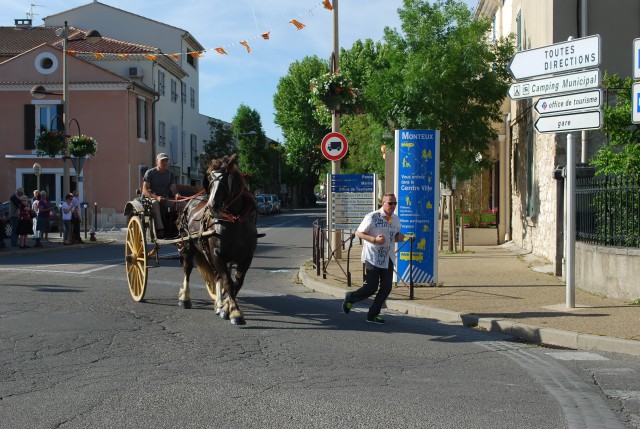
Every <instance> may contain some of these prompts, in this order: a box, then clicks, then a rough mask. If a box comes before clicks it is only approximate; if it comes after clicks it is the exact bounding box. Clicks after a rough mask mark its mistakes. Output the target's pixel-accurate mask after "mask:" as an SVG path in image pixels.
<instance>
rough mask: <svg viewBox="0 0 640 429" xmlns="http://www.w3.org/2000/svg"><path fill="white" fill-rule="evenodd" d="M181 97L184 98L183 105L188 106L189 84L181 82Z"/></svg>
mask: <svg viewBox="0 0 640 429" xmlns="http://www.w3.org/2000/svg"><path fill="white" fill-rule="evenodd" d="M180 96H181V97H182V104H187V84H186V83H184V82H180Z"/></svg>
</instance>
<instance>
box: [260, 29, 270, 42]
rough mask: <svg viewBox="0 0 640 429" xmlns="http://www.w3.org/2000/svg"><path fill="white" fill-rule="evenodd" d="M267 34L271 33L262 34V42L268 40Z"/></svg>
mask: <svg viewBox="0 0 640 429" xmlns="http://www.w3.org/2000/svg"><path fill="white" fill-rule="evenodd" d="M269 33H271V31H267V32H266V33H262V38H263V39H264V40H269Z"/></svg>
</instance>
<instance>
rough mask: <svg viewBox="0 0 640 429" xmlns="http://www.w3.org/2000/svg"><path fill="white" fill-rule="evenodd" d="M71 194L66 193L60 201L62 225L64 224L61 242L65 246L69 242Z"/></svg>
mask: <svg viewBox="0 0 640 429" xmlns="http://www.w3.org/2000/svg"><path fill="white" fill-rule="evenodd" d="M72 200H73V194H67V195H66V196H65V197H64V203H62V207H61V209H62V210H61V211H62V213H61V214H62V225H63V226H64V235H63V243H64V245H65V246H68V245H70V244H71V228H72V227H71V218H72V216H73V203H72V202H71V201H72Z"/></svg>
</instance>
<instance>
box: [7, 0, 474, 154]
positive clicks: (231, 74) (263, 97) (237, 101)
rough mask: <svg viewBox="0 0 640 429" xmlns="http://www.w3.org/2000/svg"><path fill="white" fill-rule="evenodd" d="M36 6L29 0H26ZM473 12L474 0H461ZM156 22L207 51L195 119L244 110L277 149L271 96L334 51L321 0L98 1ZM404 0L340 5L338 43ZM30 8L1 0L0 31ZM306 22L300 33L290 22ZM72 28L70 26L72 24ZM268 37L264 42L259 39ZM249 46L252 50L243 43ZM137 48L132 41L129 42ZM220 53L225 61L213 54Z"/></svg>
mask: <svg viewBox="0 0 640 429" xmlns="http://www.w3.org/2000/svg"><path fill="white" fill-rule="evenodd" d="M31 1H33V0H31ZM464 2H465V3H466V4H467V5H468V6H469V7H470V8H471V9H474V8H475V6H476V4H477V0H465V1H464ZM87 3H90V0H59V1H55V0H54V1H50V0H46V1H45V0H38V2H37V3H36V5H35V6H33V11H34V13H35V15H34V20H33V24H34V25H36V26H37V25H42V24H43V21H42V18H44V17H46V16H49V15H53V14H56V13H60V12H63V11H65V10H67V9H71V8H74V7H77V6H81V5H85V4H87ZM101 3H104V4H107V5H109V6H112V7H116V8H118V9H122V10H126V11H128V12H132V13H135V14H137V15H141V16H144V17H146V18H149V19H153V20H155V21H159V22H163V23H165V24H169V25H172V26H174V27H178V28H181V29H183V30H186V31H188V32H189V33H190V34H191V35H192V36H194V37H195V38H196V40H198V42H200V44H201V45H202V46H204V48H205V49H207V52H206V53H205V54H204V57H203V58H200V98H199V100H200V113H202V114H204V115H207V116H211V117H214V118H217V119H221V120H223V121H227V122H231V121H232V119H233V117H234V115H235V114H236V111H237V109H238V107H239V106H240V105H241V104H245V105H247V106H249V107H250V108H251V109H254V110H256V111H257V112H258V113H259V114H260V118H261V121H262V126H263V129H264V131H265V133H266V135H267V137H269V138H271V139H274V140H277V141H280V142H282V143H284V142H283V139H282V131H281V130H280V127H278V126H277V125H276V124H275V123H274V121H273V119H274V113H275V110H274V108H273V95H274V94H275V93H276V91H277V85H278V82H279V80H280V78H282V77H283V76H286V75H287V71H288V69H289V66H290V64H292V63H294V62H295V61H301V60H302V59H303V58H304V57H306V56H313V55H317V56H318V57H320V58H325V59H329V58H330V56H331V52H332V50H333V13H332V12H331V11H329V10H327V9H325V8H324V7H323V6H322V0H274V1H269V0H234V1H229V0H182V1H179V2H176V1H175V0H171V1H169V0H155V1H130V0H101ZM401 6H402V0H340V1H339V3H338V17H339V26H338V34H339V36H338V40H339V44H340V46H341V47H343V48H347V49H348V48H350V47H351V46H352V45H353V43H354V42H355V41H356V40H365V39H372V40H374V41H379V40H381V39H382V37H383V34H384V28H385V27H390V28H397V29H400V20H399V18H398V13H397V10H398V8H399V7H401ZM31 7H32V3H30V2H27V1H26V0H0V10H2V17H1V18H0V26H12V25H13V24H14V22H13V20H14V19H19V18H20V19H23V18H26V17H27V12H29V10H30V9H31ZM292 19H295V20H297V21H299V22H300V23H302V24H304V26H305V27H304V28H303V29H301V30H297V29H296V27H295V26H294V25H293V24H290V23H289V21H291V20H292ZM69 24H70V25H73V23H69ZM265 32H270V38H269V40H264V39H263V38H262V37H261V34H263V33H265ZM244 40H246V41H247V42H248V44H249V46H250V47H251V52H250V53H248V52H247V49H246V48H245V47H244V46H242V45H240V42H241V41H244ZM131 42H135V41H131ZM217 47H223V48H224V49H225V50H226V51H227V52H228V55H221V54H219V53H217V52H216V51H215V50H214V49H215V48H217Z"/></svg>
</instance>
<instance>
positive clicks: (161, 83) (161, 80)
mask: <svg viewBox="0 0 640 429" xmlns="http://www.w3.org/2000/svg"><path fill="white" fill-rule="evenodd" d="M158 93H159V94H160V95H164V72H163V71H162V70H158Z"/></svg>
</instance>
